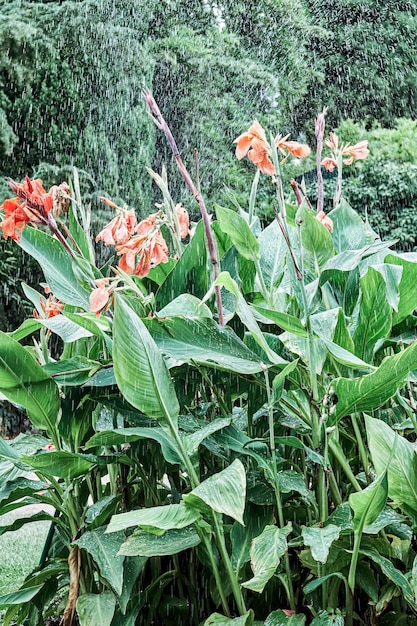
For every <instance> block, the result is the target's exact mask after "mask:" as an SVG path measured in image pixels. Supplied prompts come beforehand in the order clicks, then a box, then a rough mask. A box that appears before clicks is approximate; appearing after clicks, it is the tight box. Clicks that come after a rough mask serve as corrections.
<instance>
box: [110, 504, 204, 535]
mask: <svg viewBox="0 0 417 626" xmlns="http://www.w3.org/2000/svg"><path fill="white" fill-rule="evenodd" d="M199 517H200V514H199V513H198V512H197V511H195V510H193V509H191V508H189V507H186V506H184V504H170V505H167V506H154V507H151V508H148V509H138V510H136V511H128V512H127V513H119V514H118V515H113V517H112V518H111V520H110V524H109V525H108V526H107V529H106V533H114V532H117V531H119V530H125V529H126V528H130V527H131V526H140V527H141V528H143V529H145V530H146V529H147V527H153V528H157V529H160V530H171V529H172V528H185V527H186V526H189V525H190V524H193V523H194V522H195V521H197V519H198V518H199Z"/></svg>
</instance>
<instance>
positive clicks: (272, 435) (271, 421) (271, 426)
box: [264, 367, 295, 611]
mask: <svg viewBox="0 0 417 626" xmlns="http://www.w3.org/2000/svg"><path fill="white" fill-rule="evenodd" d="M264 376H265V385H266V396H267V403H268V428H269V447H270V450H271V460H272V472H273V484H274V491H275V500H276V504H277V511H278V522H279V527H280V528H284V526H285V520H284V512H283V509H282V500H281V491H280V487H279V479H278V466H277V457H276V452H275V428H274V407H273V398H272V394H271V387H270V384H269V372H268V369H267V368H266V367H265V368H264ZM284 561H285V574H286V578H287V595H288V601H289V603H290V607H291V610H293V611H295V598H294V589H293V586H292V578H291V568H290V559H289V556H288V552H286V553H285V557H284Z"/></svg>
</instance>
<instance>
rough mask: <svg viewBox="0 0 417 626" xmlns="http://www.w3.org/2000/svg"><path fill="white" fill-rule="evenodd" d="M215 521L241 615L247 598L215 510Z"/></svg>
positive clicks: (222, 553) (216, 531)
mask: <svg viewBox="0 0 417 626" xmlns="http://www.w3.org/2000/svg"><path fill="white" fill-rule="evenodd" d="M213 521H214V534H215V536H216V543H217V547H218V549H219V551H220V554H221V557H222V560H223V563H224V566H225V568H226V572H227V575H228V577H229V581H230V586H231V587H232V593H233V596H234V598H235V601H236V605H237V608H238V611H239V613H240V614H241V615H244V614H245V613H246V606H245V600H244V599H243V595H242V590H241V588H240V585H239V582H238V580H237V577H236V574H235V572H234V570H233V567H232V563H231V562H230V557H229V554H228V552H227V549H226V543H225V540H224V532H223V524H222V523H221V524H219V519H218V517H217V513H216V512H215V511H213Z"/></svg>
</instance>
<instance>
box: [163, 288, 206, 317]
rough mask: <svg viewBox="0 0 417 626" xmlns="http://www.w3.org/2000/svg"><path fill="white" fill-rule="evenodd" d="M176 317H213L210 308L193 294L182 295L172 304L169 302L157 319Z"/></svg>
mask: <svg viewBox="0 0 417 626" xmlns="http://www.w3.org/2000/svg"><path fill="white" fill-rule="evenodd" d="M174 315H181V316H183V317H188V318H190V317H209V318H212V317H213V314H212V312H211V311H210V309H209V308H208V306H207V305H206V304H204V303H203V302H202V301H201V300H199V299H198V298H196V297H195V296H193V295H192V294H191V293H182V294H181V295H180V296H178V297H177V298H175V299H174V300H172V302H169V303H168V304H167V305H166V306H164V308H163V309H161V310H160V311H158V314H157V317H172V316H174Z"/></svg>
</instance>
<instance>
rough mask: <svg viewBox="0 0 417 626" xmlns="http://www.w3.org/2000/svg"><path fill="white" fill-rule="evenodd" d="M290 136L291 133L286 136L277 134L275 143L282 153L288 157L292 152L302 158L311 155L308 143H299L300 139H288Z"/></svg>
mask: <svg viewBox="0 0 417 626" xmlns="http://www.w3.org/2000/svg"><path fill="white" fill-rule="evenodd" d="M288 137H289V135H287V136H286V137H282V136H281V135H277V137H275V145H276V146H277V148H278V150H279V151H280V152H282V154H284V155H285V156H286V157H288V154H292V155H293V156H295V157H298V158H301V159H302V158H304V157H308V156H310V154H311V150H310V148H309V146H307V144H305V143H299V142H298V141H287V139H288ZM286 150H287V151H288V154H287V153H286V152H285V151H286Z"/></svg>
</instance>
